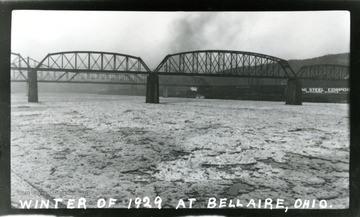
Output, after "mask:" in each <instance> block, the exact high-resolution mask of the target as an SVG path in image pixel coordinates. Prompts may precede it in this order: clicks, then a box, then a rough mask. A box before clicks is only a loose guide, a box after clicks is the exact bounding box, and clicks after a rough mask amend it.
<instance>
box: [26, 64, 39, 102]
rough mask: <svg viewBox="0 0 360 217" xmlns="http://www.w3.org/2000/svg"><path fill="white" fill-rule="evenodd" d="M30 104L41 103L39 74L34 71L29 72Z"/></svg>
mask: <svg viewBox="0 0 360 217" xmlns="http://www.w3.org/2000/svg"><path fill="white" fill-rule="evenodd" d="M27 89H28V91H27V92H28V94H27V95H28V102H39V100H38V82H37V73H36V71H34V70H29V71H28V88H27Z"/></svg>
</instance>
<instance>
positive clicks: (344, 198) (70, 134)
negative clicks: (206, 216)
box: [11, 93, 349, 208]
mask: <svg viewBox="0 0 360 217" xmlns="http://www.w3.org/2000/svg"><path fill="white" fill-rule="evenodd" d="M11 97H12V99H11V100H12V101H11V103H12V104H11V171H12V173H11V178H12V179H11V182H12V186H11V187H12V189H11V191H12V203H13V205H14V206H16V207H20V202H19V201H20V200H27V199H47V200H52V199H54V198H63V199H64V200H67V199H71V198H75V199H78V198H80V197H84V198H86V200H87V203H88V205H89V206H88V207H95V206H96V201H97V200H98V199H99V198H106V199H109V198H116V199H117V201H118V202H117V203H116V207H127V204H128V200H129V199H134V198H135V197H141V198H143V197H145V196H148V197H149V198H150V199H151V200H153V199H154V198H155V197H156V196H160V197H161V199H162V206H163V207H164V208H165V207H175V206H176V205H177V201H178V200H179V199H181V198H183V199H187V198H196V203H195V205H194V206H195V207H200V208H202V207H204V206H206V204H207V200H208V198H210V197H215V198H219V199H220V198H227V199H240V200H241V201H250V200H251V199H255V200H258V199H262V200H264V199H266V198H272V199H274V200H276V199H278V198H280V199H284V204H285V205H288V206H289V207H290V208H291V207H292V205H293V204H294V201H295V200H296V199H299V198H300V199H302V200H305V199H309V200H310V199H311V200H312V199H314V200H315V201H316V202H318V201H320V200H326V202H327V204H328V208H346V207H348V201H349V191H348V187H349V105H348V104H326V103H304V104H303V105H302V106H290V105H285V103H284V102H264V101H233V100H209V99H184V98H166V99H164V98H161V99H160V100H161V104H146V103H144V101H145V98H144V97H138V96H118V95H111V96H110V95H96V94H41V93H40V94H39V99H40V102H39V103H28V102H27V98H26V96H25V95H24V94H12V95H11ZM244 203H245V202H244ZM245 204H246V203H245Z"/></svg>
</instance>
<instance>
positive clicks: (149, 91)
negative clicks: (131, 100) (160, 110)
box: [145, 73, 159, 103]
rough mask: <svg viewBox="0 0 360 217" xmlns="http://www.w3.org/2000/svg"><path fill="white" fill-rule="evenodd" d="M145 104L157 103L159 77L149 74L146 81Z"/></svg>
mask: <svg viewBox="0 0 360 217" xmlns="http://www.w3.org/2000/svg"><path fill="white" fill-rule="evenodd" d="M145 102H146V103H159V76H158V75H156V74H153V73H151V74H150V75H148V77H147V79H146V101H145Z"/></svg>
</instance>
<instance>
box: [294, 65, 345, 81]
mask: <svg viewBox="0 0 360 217" xmlns="http://www.w3.org/2000/svg"><path fill="white" fill-rule="evenodd" d="M349 75H350V74H349V66H345V65H331V64H328V65H325V64H324V65H308V66H303V67H301V68H300V69H299V71H298V73H297V76H298V77H299V79H306V80H334V81H336V80H338V81H339V80H340V81H343V80H348V79H349Z"/></svg>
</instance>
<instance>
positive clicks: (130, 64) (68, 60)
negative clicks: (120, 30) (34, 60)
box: [35, 51, 150, 74]
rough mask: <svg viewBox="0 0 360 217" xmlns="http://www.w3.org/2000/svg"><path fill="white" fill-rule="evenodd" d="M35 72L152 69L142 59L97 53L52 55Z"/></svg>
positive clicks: (147, 72) (143, 70) (136, 72)
mask: <svg viewBox="0 0 360 217" xmlns="http://www.w3.org/2000/svg"><path fill="white" fill-rule="evenodd" d="M35 70H36V71H49V72H50V71H53V72H56V71H60V72H64V73H68V72H73V73H114V74H117V73H128V74H149V73H150V69H149V68H148V66H147V65H146V64H145V62H144V61H143V60H142V59H141V58H140V57H135V56H130V55H126V54H119V53H107V52H95V51H68V52H59V53H50V54H48V55H46V57H45V58H44V59H43V60H42V61H41V62H40V63H39V65H38V66H37V67H36V68H35Z"/></svg>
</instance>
